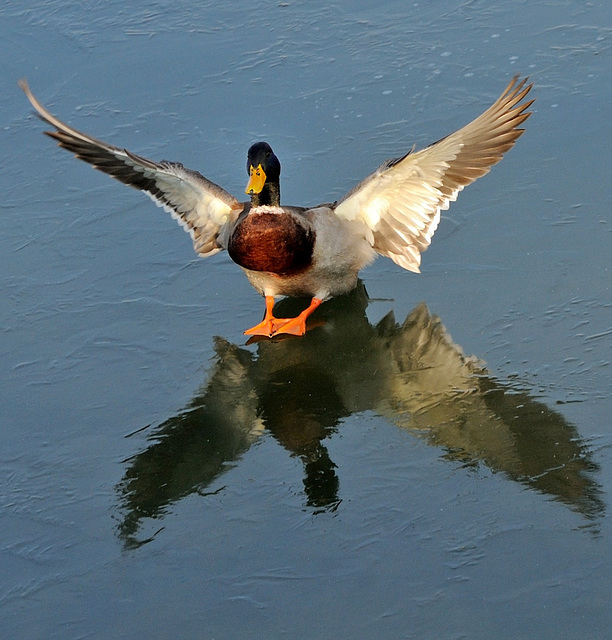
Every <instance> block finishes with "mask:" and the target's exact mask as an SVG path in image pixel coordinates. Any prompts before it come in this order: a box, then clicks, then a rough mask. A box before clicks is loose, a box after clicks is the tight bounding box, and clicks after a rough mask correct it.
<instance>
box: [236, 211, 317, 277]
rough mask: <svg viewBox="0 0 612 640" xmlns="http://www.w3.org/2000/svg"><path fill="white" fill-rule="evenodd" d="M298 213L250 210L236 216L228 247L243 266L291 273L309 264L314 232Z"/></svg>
mask: <svg viewBox="0 0 612 640" xmlns="http://www.w3.org/2000/svg"><path fill="white" fill-rule="evenodd" d="M298 215H299V214H295V215H294V214H291V213H273V212H270V211H261V212H260V211H249V212H248V213H246V214H243V215H242V216H241V217H240V218H239V219H238V223H237V225H236V228H235V229H234V232H233V233H232V236H231V238H230V241H229V245H228V247H227V251H228V253H229V255H230V257H231V259H232V260H233V261H234V262H235V263H237V264H239V265H240V266H241V267H244V268H245V269H250V270H252V271H268V272H270V273H276V274H278V275H292V274H295V273H299V272H300V271H304V270H305V269H307V268H308V267H309V266H310V263H311V259H312V251H313V248H314V242H315V234H314V232H313V231H312V230H310V229H309V228H308V227H307V226H304V225H303V224H300V221H299V219H298V217H297V216H298Z"/></svg>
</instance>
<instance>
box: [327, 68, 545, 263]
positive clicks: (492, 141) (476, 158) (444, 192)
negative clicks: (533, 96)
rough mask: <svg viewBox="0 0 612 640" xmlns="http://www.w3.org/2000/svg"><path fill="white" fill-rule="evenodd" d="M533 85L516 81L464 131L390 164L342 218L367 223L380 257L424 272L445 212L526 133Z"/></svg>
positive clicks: (359, 190) (353, 198) (343, 205)
mask: <svg viewBox="0 0 612 640" xmlns="http://www.w3.org/2000/svg"><path fill="white" fill-rule="evenodd" d="M532 86H533V85H531V84H529V85H527V78H525V79H523V80H521V81H519V78H518V76H515V77H514V78H513V79H512V81H511V82H510V84H508V86H507V87H506V89H505V90H504V92H503V93H502V95H501V96H500V97H499V98H498V99H497V100H496V101H495V102H494V103H493V105H492V106H491V107H489V109H487V110H486V111H485V112H484V113H483V114H481V115H480V116H479V117H478V118H476V119H475V120H473V121H472V122H470V123H469V124H468V125H466V126H465V127H463V128H462V129H459V130H458V131H456V132H455V133H453V134H451V135H449V136H447V137H446V138H442V139H441V140H439V141H438V142H436V143H434V144H433V145H431V146H429V147H426V148H425V149H422V150H420V151H417V152H410V153H408V154H406V155H405V156H402V157H401V158H397V159H395V160H388V161H387V162H385V163H384V164H383V165H382V166H381V167H379V168H378V169H377V170H376V171H375V172H374V173H373V174H372V175H371V176H369V177H368V178H366V179H365V180H364V181H363V182H361V183H360V184H359V185H357V187H355V188H354V189H353V190H352V191H350V192H349V193H348V194H347V195H346V196H345V197H344V198H343V199H342V200H340V201H339V203H338V204H337V206H336V208H335V212H336V215H338V216H339V217H341V218H344V219H347V220H359V221H361V222H362V223H364V224H365V227H366V237H368V238H371V242H372V246H373V248H374V249H375V250H376V251H377V252H378V253H380V254H381V255H384V256H387V257H389V258H391V259H392V260H393V261H394V262H396V263H397V264H399V265H400V266H402V267H404V268H405V269H408V270H410V271H415V272H418V271H419V266H420V264H421V255H420V254H421V252H423V251H425V250H426V249H427V247H428V246H429V244H430V242H431V238H432V236H433V234H434V232H435V230H436V228H437V226H438V223H439V221H440V211H442V210H445V209H448V207H449V205H450V203H451V202H453V201H455V200H456V199H457V196H458V194H459V192H460V191H461V190H462V189H463V188H464V187H466V186H467V185H468V184H470V183H472V182H473V181H474V180H476V179H477V178H480V177H481V176H483V175H485V174H486V173H488V172H489V171H490V169H491V167H492V166H493V165H494V164H497V163H498V162H499V161H500V160H501V159H502V156H503V154H504V153H505V152H506V151H508V150H509V149H510V148H511V147H512V146H513V145H514V143H515V142H516V140H517V139H518V138H519V136H521V135H522V133H523V132H524V129H521V128H519V127H520V125H521V124H522V123H523V122H524V121H525V120H526V119H527V118H528V117H529V116H530V115H531V113H530V112H528V111H526V110H527V109H528V108H529V106H530V105H531V104H532V103H533V100H531V101H526V102H525V101H524V99H525V97H526V96H527V94H528V93H529V91H530V89H531V87H532Z"/></svg>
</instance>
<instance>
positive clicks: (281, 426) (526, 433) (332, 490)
mask: <svg viewBox="0 0 612 640" xmlns="http://www.w3.org/2000/svg"><path fill="white" fill-rule="evenodd" d="M300 303H301V301H295V300H284V301H282V302H280V303H279V304H278V305H277V307H276V310H277V311H278V312H279V315H283V314H287V315H291V314H294V313H297V312H298V311H299V310H300V309H299V308H296V304H300ZM367 304H368V300H367V295H366V292H365V289H364V287H363V286H362V285H361V286H360V287H358V288H357V289H356V290H355V291H354V292H353V293H351V294H350V295H348V296H345V297H342V298H337V299H334V300H332V301H330V302H329V303H327V304H326V305H323V307H322V308H321V309H320V310H319V312H318V313H317V315H316V316H314V319H315V321H316V319H317V318H318V319H319V320H320V321H323V322H322V326H320V327H319V328H315V329H313V330H311V331H309V332H308V333H307V334H306V335H305V336H304V337H302V338H299V339H297V338H287V339H284V340H263V341H261V342H258V343H257V348H256V353H253V352H252V351H251V350H248V349H245V348H242V347H239V346H237V345H234V344H230V343H229V342H227V341H226V340H224V339H223V338H216V342H215V352H216V357H215V363H214V366H213V369H212V372H211V374H210V377H209V380H208V382H207V383H206V384H205V385H204V386H203V387H202V389H201V390H199V391H198V392H197V393H196V394H195V396H194V398H193V400H192V401H191V403H190V404H189V406H188V407H186V408H185V409H184V410H182V411H181V412H180V413H178V414H177V415H175V416H172V417H170V418H168V420H166V421H165V422H164V423H163V424H161V425H159V426H158V427H156V428H155V429H154V431H153V432H152V433H151V434H150V436H149V440H150V443H151V444H150V445H149V446H148V447H147V448H146V449H145V450H144V451H142V452H141V453H139V454H137V455H135V456H133V457H132V458H130V459H129V460H126V465H127V469H126V472H125V475H124V478H123V479H122V481H121V482H120V484H119V487H118V490H119V493H120V500H121V507H120V508H121V511H122V520H121V523H120V525H119V535H120V537H121V538H122V540H123V541H124V543H125V545H126V547H134V546H139V545H141V544H143V543H144V542H147V541H148V540H139V539H138V533H139V529H140V527H141V524H142V522H143V520H144V519H160V518H161V517H163V515H164V514H165V512H166V510H167V508H168V506H169V505H171V504H172V503H175V502H176V501H178V500H180V499H181V498H183V497H185V496H187V495H190V494H193V493H198V492H199V493H206V490H207V487H208V486H209V485H210V484H211V483H212V482H213V481H214V480H216V479H217V478H219V476H220V475H221V474H223V473H224V472H225V471H227V470H228V469H229V468H231V466H232V463H233V464H237V463H238V462H239V460H240V458H241V456H242V455H243V454H244V453H245V452H246V451H247V450H248V449H249V448H250V447H251V445H252V444H253V443H254V442H256V441H257V440H258V438H259V437H260V436H261V434H262V433H264V432H266V433H269V434H271V435H272V436H273V437H274V438H275V439H276V440H277V441H278V442H279V443H280V444H281V445H282V446H283V447H284V448H285V449H286V450H287V451H288V452H290V453H291V455H293V456H297V457H299V458H300V460H301V461H302V463H303V465H304V481H303V482H304V492H305V499H306V503H307V505H308V506H309V507H310V508H312V509H313V510H314V511H316V510H321V509H324V510H332V509H336V508H337V507H338V505H339V503H340V480H339V470H338V469H337V467H336V465H335V464H334V462H333V460H331V458H330V456H329V453H328V451H327V449H326V447H325V445H324V444H323V441H324V439H325V438H327V437H328V436H330V435H331V434H332V433H334V432H335V431H336V430H337V429H338V427H339V424H340V421H341V420H342V419H343V418H345V417H347V416H350V415H351V414H353V413H355V412H360V411H374V412H376V413H378V414H379V415H381V416H384V417H385V418H386V419H388V420H389V421H390V422H392V423H394V424H396V425H397V426H399V427H401V428H404V429H407V430H409V431H410V432H411V433H413V434H414V435H415V436H417V437H419V438H423V439H425V440H426V441H427V442H428V443H429V444H431V445H434V446H436V447H440V448H441V449H443V450H444V451H445V457H446V458H448V459H450V460H453V461H459V462H461V463H463V464H466V465H478V464H484V465H486V466H487V467H489V468H490V469H491V470H493V471H495V472H502V473H504V474H505V475H506V477H508V478H510V479H512V480H514V481H516V482H520V483H522V484H523V485H525V486H527V487H530V488H532V489H536V490H537V491H540V492H542V493H544V494H546V495H549V496H551V497H552V498H554V499H556V500H558V501H560V502H562V503H564V504H566V505H567V506H569V507H570V508H572V509H574V510H576V511H578V512H580V513H582V514H583V515H584V516H585V517H586V518H587V519H589V520H590V519H593V518H595V517H596V516H598V515H600V514H602V513H603V509H604V507H603V503H602V501H601V499H600V493H601V489H600V487H599V485H598V484H597V483H596V482H595V481H594V479H593V478H592V474H593V472H595V471H596V470H597V466H596V464H595V463H594V462H593V461H592V460H591V458H590V455H589V452H588V450H587V448H586V446H585V444H584V442H582V441H581V439H580V436H579V434H578V432H577V430H576V428H575V427H574V426H573V425H571V424H569V423H568V422H567V421H566V420H565V419H564V418H563V416H562V415H561V414H559V413H557V412H555V411H553V410H551V409H550V408H549V407H547V406H546V405H545V404H543V403H542V402H539V401H538V400H536V399H534V398H533V397H531V396H530V395H529V393H528V391H526V390H524V389H523V390H521V389H517V388H516V387H515V386H513V385H512V384H510V383H503V382H500V381H498V380H496V379H495V378H494V377H492V376H491V375H490V373H489V372H488V371H487V370H486V368H485V367H484V363H482V362H481V361H479V360H478V359H476V358H474V357H466V356H465V355H464V354H463V353H462V351H461V349H460V347H458V346H457V345H456V344H454V343H453V342H452V339H451V338H450V336H449V334H448V333H447V331H446V329H445V327H444V325H443V324H442V322H441V321H440V319H439V318H437V317H436V316H432V315H431V314H430V313H429V311H428V309H427V307H426V306H425V305H424V304H421V305H420V306H418V307H416V308H415V309H414V310H413V311H412V312H411V313H410V315H409V316H408V317H407V318H406V320H405V322H404V323H403V324H401V325H400V324H397V323H396V321H395V319H394V316H393V313H392V312H391V313H389V314H388V315H387V316H385V317H384V318H383V319H382V320H381V321H380V322H379V323H378V324H377V325H375V326H373V325H372V324H370V323H369V322H368V319H367V317H366V314H365V309H366V306H367ZM149 539H150V538H149Z"/></svg>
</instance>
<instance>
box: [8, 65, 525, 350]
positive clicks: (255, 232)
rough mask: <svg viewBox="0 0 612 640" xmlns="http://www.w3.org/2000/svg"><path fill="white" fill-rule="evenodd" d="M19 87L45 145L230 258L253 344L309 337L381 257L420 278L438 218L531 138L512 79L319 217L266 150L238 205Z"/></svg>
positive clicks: (256, 153)
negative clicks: (278, 310) (259, 305)
mask: <svg viewBox="0 0 612 640" xmlns="http://www.w3.org/2000/svg"><path fill="white" fill-rule="evenodd" d="M19 85H20V86H21V88H22V89H23V90H24V92H25V94H26V96H27V97H28V99H29V100H30V102H31V103H32V105H33V106H34V108H35V109H36V111H37V112H38V114H39V115H40V117H41V118H42V119H43V120H44V121H46V122H47V123H48V124H50V125H51V126H52V127H53V128H54V129H55V130H54V131H47V132H46V133H47V135H49V136H51V137H52V138H54V139H55V140H57V142H58V144H59V146H61V147H63V148H65V149H67V150H68V151H71V152H72V153H74V154H75V155H76V157H77V158H80V159H81V160H84V161H85V162H88V163H89V164H91V165H93V167H94V168H96V169H99V170H100V171H103V172H104V173H107V174H109V175H110V176H112V177H113V178H116V179H117V180H120V181H121V182H123V183H124V184H127V185H129V186H131V187H134V188H136V189H140V190H142V191H144V192H145V193H147V194H148V195H149V196H150V197H151V198H152V199H153V200H154V201H155V202H156V203H157V204H158V205H160V206H162V207H163V208H164V209H166V210H167V211H168V212H170V213H171V214H172V216H173V217H174V218H175V219H176V220H177V221H178V222H179V223H180V224H181V225H182V226H183V228H184V229H185V230H186V231H187V232H188V233H189V234H190V235H191V238H192V240H193V243H194V248H195V251H196V253H197V254H198V255H200V256H211V255H213V254H215V253H217V252H219V251H221V250H223V249H227V251H228V253H229V255H230V257H231V258H232V260H233V261H234V262H235V263H236V264H238V265H239V266H240V267H242V269H243V271H244V272H245V273H246V276H247V278H248V279H249V281H250V282H251V284H252V285H253V287H255V289H256V290H257V291H259V293H261V295H262V296H264V297H265V301H266V312H265V317H264V319H263V321H262V322H260V323H259V324H257V325H255V326H254V327H252V328H251V329H248V330H247V331H245V334H247V335H257V336H268V337H272V336H275V335H278V334H293V335H303V334H304V333H305V331H306V320H307V318H308V317H309V316H310V315H311V314H312V312H313V311H314V310H315V309H316V308H317V307H318V306H319V305H320V304H321V303H322V302H324V301H325V300H328V299H329V298H331V297H334V296H338V295H342V294H344V293H348V292H349V291H351V290H352V289H353V288H354V287H355V286H356V284H357V274H358V273H359V271H360V270H361V269H363V268H364V267H365V266H366V265H368V264H370V263H371V262H372V261H373V260H374V258H375V257H376V255H377V254H380V255H383V256H386V257H388V258H391V260H393V261H394V262H395V263H396V264H398V265H399V266H400V267H403V268H404V269H407V270H408V271H414V272H417V273H418V272H419V267H420V264H421V253H422V252H423V251H425V250H426V249H427V247H428V246H429V243H430V242H431V238H432V236H433V234H434V232H435V230H436V228H437V226H438V222H439V221H440V211H441V210H444V209H447V208H448V206H449V204H450V202H453V201H454V200H456V199H457V195H458V193H459V192H460V191H461V190H462V189H463V188H464V187H465V186H466V185H468V184H470V183H471V182H473V181H474V180H476V178H479V177H480V176H483V175H485V174H486V173H488V171H489V170H490V169H491V167H492V166H493V165H494V164H496V163H497V162H499V161H500V160H501V158H502V155H503V154H504V153H505V152H506V151H508V149H510V148H511V147H512V146H513V145H514V143H515V142H516V140H517V138H518V137H519V136H520V135H521V134H522V133H523V131H524V129H520V128H519V126H520V125H521V123H523V122H524V121H525V120H526V119H527V118H528V117H529V115H530V112H528V111H527V109H528V107H529V106H530V105H531V104H532V102H533V100H531V101H524V99H525V96H527V94H528V93H529V91H530V89H531V87H532V85H531V84H529V85H527V79H526V78H525V79H523V80H520V81H519V78H518V76H516V77H514V78H513V79H512V81H511V82H510V83H509V84H508V86H507V87H506V89H505V90H504V92H503V93H502V94H501V96H500V97H499V98H498V99H497V100H496V101H495V102H494V103H493V105H492V106H491V107H489V108H488V109H487V110H486V111H485V112H484V113H483V114H482V115H480V116H479V117H478V118H476V119H475V120H473V121H472V122H470V123H469V124H468V125H466V126H464V127H463V128H462V129H459V130H458V131H456V132H455V133H453V134H451V135H449V136H447V137H445V138H442V139H441V140H439V141H438V142H436V143H434V144H432V145H431V146H428V147H426V148H424V149H422V150H419V151H414V150H411V151H409V152H408V153H406V154H405V155H403V156H401V157H399V158H395V159H392V160H387V161H386V162H384V163H383V164H382V165H381V166H380V167H379V168H378V169H377V170H376V171H375V172H374V173H372V174H371V175H370V176H368V177H367V178H366V179H365V180H363V181H362V182H361V183H360V184H358V185H357V186H356V187H355V188H354V189H353V190H352V191H350V192H349V193H348V194H346V195H345V196H344V197H343V198H341V199H340V200H338V201H337V202H334V203H332V204H321V205H319V206H317V207H313V208H310V209H309V208H304V207H288V206H284V205H281V202H280V172H281V165H280V162H279V160H278V158H277V157H276V155H275V154H274V152H273V151H272V148H271V147H270V145H269V144H268V143H267V142H257V143H255V144H254V145H253V146H252V147H251V148H250V149H249V151H248V155H247V172H248V174H249V179H248V184H247V186H246V190H245V191H246V193H247V194H248V195H249V196H250V202H239V201H238V200H237V199H236V198H235V197H234V196H232V195H231V194H229V193H228V192H227V191H225V190H224V189H222V188H221V187H220V186H218V185H216V184H215V183H213V182H211V181H210V180H208V179H207V178H205V177H204V176H202V175H201V174H200V173H198V172H197V171H192V170H190V169H186V168H185V167H183V165H182V164H180V163H178V162H167V161H162V162H153V161H151V160H148V159H147V158H143V157H141V156H138V155H136V154H134V153H131V152H130V151H128V150H127V149H121V148H119V147H115V146H112V145H110V144H107V143H106V142H102V141H101V140H97V139H96V138H92V137H91V136H88V135H86V134H84V133H81V132H80V131H77V130H76V129H73V128H72V127H69V126H68V125H66V124H64V123H63V122H61V121H60V120H58V119H57V118H55V117H54V116H53V115H52V114H51V113H49V111H47V110H46V109H45V108H44V107H43V106H42V105H41V104H40V102H38V100H37V99H36V98H35V97H34V95H33V94H32V92H31V91H30V89H29V87H28V84H27V82H26V81H25V80H21V81H20V82H19ZM282 296H300V297H302V296H303V297H309V298H311V303H310V305H309V306H308V307H307V308H306V309H305V310H304V311H303V312H302V313H300V314H299V315H298V316H297V317H295V318H275V317H274V315H273V307H274V301H275V299H276V298H278V297H282Z"/></svg>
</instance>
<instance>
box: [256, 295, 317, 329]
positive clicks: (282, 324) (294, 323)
mask: <svg viewBox="0 0 612 640" xmlns="http://www.w3.org/2000/svg"><path fill="white" fill-rule="evenodd" d="M321 302H322V300H319V298H313V299H312V302H311V303H310V305H309V306H308V308H307V309H304V311H302V313H300V315H299V316H297V317H295V318H275V317H274V316H273V315H272V309H273V307H274V298H273V297H272V296H266V315H265V317H264V319H263V320H262V321H261V322H260V323H259V324H256V325H255V326H254V327H251V328H250V329H247V330H246V331H245V332H244V333H245V335H248V336H266V337H268V338H273V337H274V336H276V335H281V334H285V335H287V334H288V335H293V336H303V335H304V334H305V333H306V319H307V318H308V316H310V314H311V313H312V312H313V311H314V310H315V309H316V308H317V307H318V306H319V305H320V304H321Z"/></svg>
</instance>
